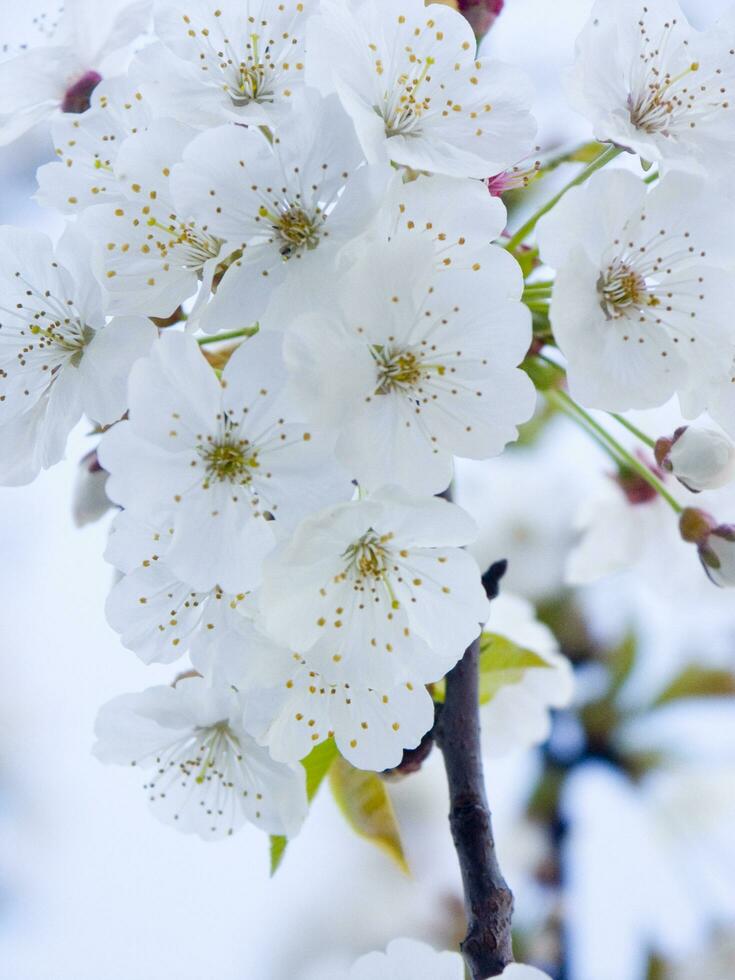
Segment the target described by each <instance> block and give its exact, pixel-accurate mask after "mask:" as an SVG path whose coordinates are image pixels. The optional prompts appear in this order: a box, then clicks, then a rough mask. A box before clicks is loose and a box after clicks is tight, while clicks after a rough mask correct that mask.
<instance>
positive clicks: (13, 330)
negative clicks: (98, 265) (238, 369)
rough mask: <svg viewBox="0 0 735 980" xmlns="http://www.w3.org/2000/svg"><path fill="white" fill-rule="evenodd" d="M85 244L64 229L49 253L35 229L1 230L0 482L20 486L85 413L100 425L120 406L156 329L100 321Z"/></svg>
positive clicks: (136, 321)
mask: <svg viewBox="0 0 735 980" xmlns="http://www.w3.org/2000/svg"><path fill="white" fill-rule="evenodd" d="M85 245H86V243H85V242H84V241H83V240H82V239H81V238H80V236H79V235H78V234H77V233H76V232H74V231H73V230H70V231H68V232H67V233H66V235H65V236H64V238H63V239H62V241H61V242H60V244H59V247H58V249H57V251H56V253H54V250H53V247H52V244H51V241H50V239H49V238H48V237H47V236H46V235H43V234H41V233H40V232H35V231H28V230H21V229H16V228H11V227H8V226H5V227H3V228H1V229H0V294H1V297H2V298H1V299H0V446H1V447H2V452H0V460H1V462H0V482H2V483H4V484H6V485H7V484H9V485H16V484H24V483H29V482H30V481H31V480H33V479H34V478H35V477H36V476H37V475H38V472H39V471H40V470H41V469H45V468H46V467H49V466H52V465H53V464H54V463H57V462H58V461H59V460H60V459H61V458H62V456H63V454H64V449H65V446H66V440H67V436H68V435H69V433H70V431H71V430H72V428H73V427H74V426H75V425H76V423H77V422H78V421H79V419H80V418H81V416H82V414H86V415H87V416H88V418H90V419H92V420H93V421H95V422H100V423H103V424H109V423H111V422H114V421H115V420H116V419H118V418H119V417H120V416H121V415H122V414H123V413H124V412H125V410H126V408H127V397H126V385H127V378H128V373H129V371H130V368H131V367H132V365H133V363H134V362H135V361H136V360H137V359H138V358H140V357H142V356H143V355H144V354H146V353H147V351H148V350H149V348H150V346H151V344H152V343H153V341H154V340H155V337H156V330H155V327H154V326H153V324H152V323H151V322H150V320H146V319H143V318H142V317H119V318H117V319H113V320H111V321H109V323H108V322H107V317H106V316H105V313H104V306H103V302H102V294H101V291H100V289H99V287H98V286H97V284H96V282H95V281H94V279H93V278H92V276H91V275H90V272H89V254H88V249H87V248H86V247H85Z"/></svg>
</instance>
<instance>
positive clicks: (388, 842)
mask: <svg viewBox="0 0 735 980" xmlns="http://www.w3.org/2000/svg"><path fill="white" fill-rule="evenodd" d="M329 785H330V786H331V789H332V793H333V795H334V798H335V800H336V801H337V805H338V806H339V808H340V810H341V811H342V813H343V814H344V816H345V818H346V820H347V822H348V823H349V825H350V826H351V827H352V829H353V830H354V831H355V833H357V834H359V835H360V836H361V837H364V838H365V839H366V840H369V841H371V842H372V843H373V844H375V845H376V846H377V847H379V848H381V849H382V850H384V851H385V852H386V853H387V854H388V855H389V856H390V857H391V858H393V860H394V861H395V862H396V864H397V865H398V867H399V868H400V869H401V870H402V871H404V872H405V873H406V874H408V873H409V869H408V864H407V863H406V857H405V855H404V853H403V844H402V843H401V835H400V830H399V828H398V821H397V820H396V815H395V812H394V811H393V804H392V803H391V801H390V797H389V796H388V791H387V789H386V785H385V783H384V782H383V780H382V779H381V778H380V776H379V775H378V774H377V773H375V772H362V771H361V770H360V769H355V768H353V767H352V766H351V765H350V764H349V762H346V761H345V760H344V759H342V758H339V759H337V760H336V761H335V763H334V764H333V765H332V767H331V769H330V771H329Z"/></svg>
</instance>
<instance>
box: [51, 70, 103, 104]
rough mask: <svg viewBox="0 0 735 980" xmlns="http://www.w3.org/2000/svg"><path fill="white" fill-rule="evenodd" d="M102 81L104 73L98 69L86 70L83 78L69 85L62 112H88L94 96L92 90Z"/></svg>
mask: <svg viewBox="0 0 735 980" xmlns="http://www.w3.org/2000/svg"><path fill="white" fill-rule="evenodd" d="M101 81H102V75H100V74H98V73H97V72H96V71H85V73H84V74H83V75H82V77H81V78H78V79H77V81H76V82H74V83H73V84H72V85H70V86H69V88H68V89H67V90H66V94H65V95H64V99H63V101H62V103H61V111H62V112H75V113H78V112H86V111H87V109H89V103H90V100H91V98H92V92H94V90H95V89H96V88H97V86H98V85H99V83H100V82H101Z"/></svg>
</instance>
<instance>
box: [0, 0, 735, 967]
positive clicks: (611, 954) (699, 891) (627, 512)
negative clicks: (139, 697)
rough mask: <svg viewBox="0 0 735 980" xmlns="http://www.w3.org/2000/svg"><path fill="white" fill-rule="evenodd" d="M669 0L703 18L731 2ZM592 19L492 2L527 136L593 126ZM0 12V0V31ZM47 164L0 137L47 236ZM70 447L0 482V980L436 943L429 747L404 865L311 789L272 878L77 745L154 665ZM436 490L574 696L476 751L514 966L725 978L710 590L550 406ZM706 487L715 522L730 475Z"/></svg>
mask: <svg viewBox="0 0 735 980" xmlns="http://www.w3.org/2000/svg"><path fill="white" fill-rule="evenodd" d="M651 2H652V3H656V2H658V0H651ZM683 6H684V8H685V10H686V12H687V14H688V15H689V16H690V19H691V20H692V22H693V23H695V24H697V25H699V26H702V25H705V24H707V23H709V22H711V21H712V20H713V19H714V18H715V17H717V16H718V15H719V14H720V13H722V12H723V11H724V10H725V8H726V6H728V4H727V3H726V0H689V2H686V0H685V2H684V3H683ZM590 7H591V0H557V2H556V3H554V4H550V3H548V2H547V0H507V2H506V9H505V11H504V12H503V14H502V16H501V17H500V18H499V20H498V21H497V23H496V25H495V27H494V28H493V30H492V32H491V33H490V35H489V36H488V37H487V38H486V40H485V42H484V44H483V53H484V54H489V55H492V56H495V57H498V58H500V59H502V60H505V61H509V62H512V63H515V64H517V65H519V66H521V67H522V68H524V69H525V70H526V71H527V72H528V73H529V74H530V75H531V76H532V78H533V80H534V82H535V85H536V91H537V95H536V105H535V111H536V115H537V118H538V120H539V123H540V133H539V144H540V146H541V147H542V148H543V149H544V150H547V149H551V148H554V147H566V146H572V145H574V144H575V142H581V141H583V140H585V139H588V138H589V137H590V133H589V131H588V128H587V125H586V123H585V121H584V120H583V119H581V118H580V117H577V116H575V115H574V114H573V113H572V112H571V111H570V110H568V109H567V108H566V104H565V101H564V96H563V89H562V75H563V71H564V69H565V67H566V66H567V65H568V64H569V63H570V62H571V60H572V57H573V45H574V39H575V37H576V35H577V33H578V32H579V30H580V28H581V27H582V25H583V23H584V21H585V19H586V17H587V16H588V14H589V10H590ZM22 16H23V18H25V19H27V11H24V12H23V14H22ZM19 17H20V14H18V13H17V5H16V4H15V3H11V2H9V0H1V2H0V32H7V34H8V36H9V35H10V34H11V33H12V32H14V31H16V28H17V21H18V19H19ZM5 40H6V39H5V38H0V47H1V46H2V44H3V43H5ZM51 155H52V148H51V143H50V139H49V138H48V135H47V133H46V132H44V131H36V132H34V133H31V134H30V135H29V136H27V137H26V138H24V139H23V140H22V141H20V142H19V143H16V144H14V145H13V146H11V147H9V148H2V149H0V223H2V224H6V223H10V224H21V225H25V226H36V227H41V228H44V229H47V230H49V231H50V232H51V233H52V234H55V233H57V232H58V230H59V228H60V222H59V219H58V218H57V217H56V216H55V215H53V214H50V213H47V212H44V211H41V210H40V209H39V208H38V207H37V206H36V205H35V204H34V202H33V193H34V190H35V180H34V173H35V169H36V167H37V166H39V165H40V164H41V163H43V162H45V161H47V160H48V159H50V157H51ZM562 177H563V175H559V174H557V175H556V176H555V177H554V178H553V179H562ZM539 192H540V193H544V194H546V193H548V190H547V189H544V188H539ZM637 421H638V422H639V423H640V424H641V426H642V427H643V428H645V429H646V430H647V431H649V432H650V433H652V434H663V433H668V432H670V431H673V428H675V426H676V424H678V423H677V420H676V416H675V412H674V411H673V410H669V409H668V408H667V409H663V410H661V411H660V412H657V413H647V414H646V415H643V414H641V416H640V418H639V419H637ZM90 448H92V444H91V442H90V440H89V439H88V436H87V434H86V432H85V430H84V428H83V427H82V428H80V429H79V430H78V431H77V432H76V433H75V434H74V436H73V438H72V439H71V441H70V444H69V449H68V453H67V459H66V461H65V462H63V463H61V464H60V465H58V466H57V467H55V468H54V469H52V470H51V471H49V472H46V473H45V474H43V475H42V476H41V477H40V478H39V479H38V480H37V481H36V482H35V483H34V484H33V485H32V486H30V487H25V488H22V489H13V490H10V489H0V556H1V560H0V595H2V597H3V604H2V614H1V616H0V663H1V674H0V678H1V679H0V977H1V978H3V980H118V978H120V980H122V978H125V980H129V978H135V980H205V978H215V977H216V978H217V980H332V978H334V980H336V978H337V977H339V976H340V970H342V969H344V967H345V965H346V964H349V963H351V962H352V960H353V959H354V958H356V956H357V955H359V954H360V953H362V952H365V951H367V950H369V949H374V948H380V947H384V946H385V944H386V943H387V942H388V941H389V940H390V939H391V938H394V937H396V936H399V935H408V936H415V937H417V938H423V939H425V940H427V941H429V942H432V943H433V944H434V945H435V946H437V947H441V946H451V945H454V944H456V942H457V941H458V938H459V937H460V936H461V935H462V908H461V889H460V885H459V878H458V872H457V868H456V864H455V856H454V853H453V851H452V848H451V843H450V838H449V833H448V827H447V825H446V817H445V814H446V810H447V800H446V792H445V788H444V775H443V770H442V767H441V760H440V758H438V755H437V754H436V753H434V754H433V755H432V756H430V757H429V759H428V761H427V762H426V764H425V765H424V767H423V768H422V770H421V771H420V772H419V773H418V774H416V775H413V776H411V777H409V778H406V779H404V780H402V781H401V782H395V783H392V784H391V786H390V791H391V795H392V798H393V802H394V805H395V808H396V812H397V816H398V820H399V823H400V825H401V830H402V837H403V843H404V848H405V852H406V856H407V859H408V863H409V865H410V868H411V875H410V876H406V875H405V874H404V873H403V872H402V871H401V870H400V869H399V868H398V867H397V866H396V865H395V864H394V863H393V862H392V861H391V860H390V858H389V856H387V855H386V854H384V853H383V852H381V851H379V850H377V849H375V848H374V847H372V846H371V845H370V844H369V843H367V842H366V841H364V840H361V839H360V838H358V837H356V836H355V835H354V834H353V833H352V832H351V831H350V829H349V828H348V827H347V825H346V824H345V822H344V820H343V819H342V817H341V815H340V814H339V813H338V812H337V809H336V807H335V805H334V804H333V802H332V800H331V797H330V795H329V793H328V792H327V791H326V790H325V791H323V792H322V793H321V794H320V795H319V797H318V798H317V800H316V802H315V804H314V806H313V810H312V813H311V815H310V817H309V820H308V822H307V825H306V827H305V829H304V831H303V833H302V834H301V835H300V837H299V838H298V839H297V840H296V841H295V842H294V843H293V844H292V845H291V846H290V847H289V850H288V853H287V855H286V858H285V860H284V862H283V865H282V866H281V868H280V870H279V871H278V873H277V875H276V876H275V878H274V879H273V880H270V879H269V857H268V842H267V840H266V839H265V838H264V837H263V836H261V835H260V834H259V833H258V832H257V831H256V830H254V829H252V828H246V829H245V830H244V831H242V832H241V833H239V834H238V835H236V836H235V837H233V838H231V839H228V840H225V841H222V842H220V843H218V844H205V843H203V842H201V841H199V840H198V839H193V838H190V837H187V836H183V835H179V834H176V833H174V832H173V831H172V830H171V829H170V828H168V827H165V826H162V825H159V824H158V823H157V822H156V821H155V820H154V819H152V818H151V816H150V814H149V812H148V810H147V807H146V805H145V799H144V794H143V792H142V791H141V789H140V786H139V777H138V776H137V775H136V773H135V772H127V771H124V770H119V769H115V768H105V767H103V766H101V765H100V764H99V763H98V762H96V761H95V760H94V759H93V758H92V756H91V754H90V747H91V744H92V730H93V724H94V718H95V714H96V712H97V709H98V707H99V706H100V705H101V704H102V703H103V702H104V701H106V700H107V699H109V698H111V697H113V696H115V695H117V694H119V693H121V692H123V691H128V690H137V689H139V688H142V687H144V686H147V685H149V684H153V683H159V682H167V681H168V680H170V678H171V670H170V669H166V668H163V667H160V668H155V667H153V668H151V667H144V666H143V665H142V664H141V663H139V662H138V661H137V659H136V657H135V656H134V655H133V654H132V653H130V652H128V651H126V650H125V649H124V648H123V647H122V646H121V644H120V643H119V640H118V638H117V636H116V635H115V634H114V633H113V632H112V630H111V629H110V628H109V627H108V626H107V624H106V622H105V618H104V601H105V598H106V595H107V592H108V590H109V587H110V584H111V580H112V572H111V570H110V568H109V567H108V566H106V565H105V563H104V561H103V559H102V552H103V550H104V546H105V537H106V532H107V521H108V519H107V518H105V519H103V520H101V521H99V522H97V523H92V524H89V525H88V526H85V527H83V528H81V529H78V528H76V527H75V526H74V523H73V520H72V498H73V488H74V485H75V482H76V481H77V480H78V478H79V469H80V468H79V461H80V459H81V458H82V457H83V456H84V455H85V453H86V452H88V451H89V449H90ZM457 486H458V489H457V493H458V498H459V501H460V503H463V504H464V505H465V506H466V507H468V509H470V511H471V512H472V513H473V514H474V515H475V517H476V518H477V519H478V521H479V522H480V524H481V527H482V536H481V541H480V543H479V545H478V547H477V555H478V558H479V560H480V561H481V562H484V563H485V564H487V563H489V562H490V561H492V560H495V559H497V558H500V557H506V558H508V559H510V573H509V576H508V579H507V582H506V587H507V590H509V591H511V592H512V593H514V594H515V595H518V596H521V597H523V598H524V599H526V600H528V601H530V602H532V603H533V604H534V606H535V608H536V610H537V613H538V616H539V617H540V618H541V619H542V620H543V621H544V622H545V623H546V624H548V625H549V626H550V627H551V628H552V629H553V630H554V632H555V634H556V637H557V640H558V641H559V644H560V646H561V648H562V650H563V651H564V652H565V653H566V654H567V656H569V657H570V658H571V659H572V661H573V662H574V664H575V670H576V675H577V700H576V703H575V705H574V706H573V707H572V708H571V709H568V710H564V711H562V712H557V713H556V714H555V716H554V718H553V727H552V733H551V737H550V740H549V742H548V743H547V744H546V745H545V746H544V747H543V748H542V749H540V750H532V751H531V750H528V751H523V750H520V749H519V750H518V751H514V752H511V753H509V754H505V755H503V756H502V757H500V758H488V792H489V796H490V801H491V805H492V808H493V810H494V813H495V820H496V826H497V835H498V839H499V849H500V857H501V863H502V864H503V867H504V870H505V872H506V874H507V876H508V878H509V881H510V884H511V885H512V887H513V888H514V891H515V892H516V902H517V917H516V955H517V957H518V959H524V960H526V961H527V962H533V963H535V964H536V965H538V966H540V967H542V968H544V969H545V970H547V971H548V972H549V974H550V975H551V976H552V977H554V978H555V980H690V978H695V977H696V978H697V980H732V978H733V977H735V840H734V839H733V838H734V834H733V827H735V704H734V702H733V691H735V679H734V676H733V669H734V668H735V605H734V603H733V598H732V593H725V592H721V591H718V590H717V589H715V588H714V587H713V586H711V585H710V584H709V583H708V582H707V581H706V579H705V578H704V575H703V573H702V571H701V569H700V568H699V565H698V562H697V560H696V555H695V553H694V550H693V549H691V548H689V547H687V546H686V545H684V544H683V543H681V542H680V541H678V539H677V537H676V534H675V531H674V530H673V529H672V527H671V521H670V520H668V519H667V518H668V515H665V514H662V512H661V508H660V507H659V505H658V504H657V503H655V502H653V503H651V502H648V503H638V504H632V503H631V502H630V500H629V498H628V497H627V496H626V495H625V493H623V491H622V490H621V489H620V487H619V486H618V484H616V483H615V482H614V481H613V480H612V479H611V478H610V475H609V473H608V464H607V462H606V460H605V459H604V458H603V457H602V456H600V455H599V454H598V453H597V450H596V449H595V448H594V447H593V446H592V445H591V444H588V443H587V442H586V441H585V438H584V436H583V435H581V434H580V433H578V432H576V431H574V430H573V429H572V428H571V425H570V424H568V423H566V422H565V421H563V420H556V419H552V420H549V421H547V422H546V423H545V424H544V425H535V426H532V427H531V428H529V431H528V432H527V433H525V435H524V440H523V441H522V445H520V446H519V447H517V448H514V449H512V450H510V451H509V452H508V453H507V454H506V455H505V456H504V457H503V458H502V459H500V460H497V461H493V462H491V463H487V464H465V465H462V466H461V467H460V468H459V470H458V480H457ZM716 497H717V501H716V506H717V509H716V513H717V514H718V515H719V516H720V517H721V519H723V520H734V519H735V490H733V489H731V488H726V489H725V490H723V491H718V493H717V495H716ZM713 507H714V504H713ZM728 508H729V509H728ZM585 528H586V536H585V537H584V541H585V542H586V548H587V552H581V551H580V546H579V539H580V534H581V533H582V531H583V530H584V529H585ZM590 551H591V552H592V559H591V558H590V553H589V552H590ZM570 556H572V557H571V558H570ZM570 561H571V562H572V563H574V562H576V563H577V566H580V567H582V566H583V568H582V572H580V573H579V574H578V576H577V577H578V578H581V579H585V580H586V579H587V578H592V577H594V576H593V575H591V574H589V565H590V564H592V565H595V566H597V565H599V566H600V567H603V566H604V567H606V568H610V569H612V570H613V574H612V575H610V576H608V577H606V578H605V579H604V580H603V581H602V582H597V583H593V584H584V585H580V586H578V587H576V588H570V587H569V586H568V585H566V584H565V583H564V572H565V568H566V569H567V570H568V569H569V567H570ZM626 562H627V563H628V564H630V565H631V568H630V570H628V571H615V569H616V568H617V566H618V565H619V564H622V563H626ZM578 571H579V568H578Z"/></svg>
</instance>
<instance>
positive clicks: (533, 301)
mask: <svg viewBox="0 0 735 980" xmlns="http://www.w3.org/2000/svg"><path fill="white" fill-rule="evenodd" d="M523 302H524V304H525V305H526V306H527V307H528V308H529V310H533V311H534V312H535V313H548V312H549V304H548V302H544V300H543V298H542V297H534V296H531V297H526V296H524V297H523Z"/></svg>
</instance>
